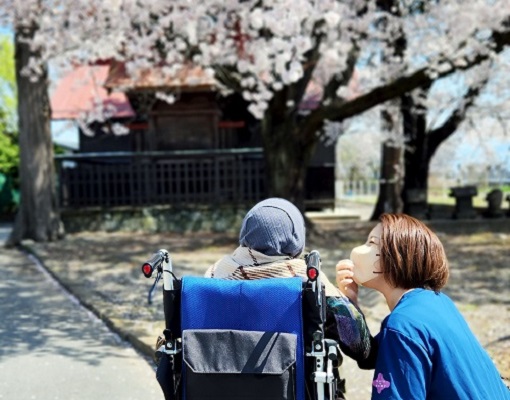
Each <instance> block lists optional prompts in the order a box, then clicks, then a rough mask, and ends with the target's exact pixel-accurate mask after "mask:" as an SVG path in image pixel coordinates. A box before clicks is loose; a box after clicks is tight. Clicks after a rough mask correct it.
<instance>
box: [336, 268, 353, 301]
mask: <svg viewBox="0 0 510 400" xmlns="http://www.w3.org/2000/svg"><path fill="white" fill-rule="evenodd" d="M353 268H354V264H353V262H352V261H351V260H340V261H338V263H337V264H336V285H337V286H338V290H340V292H342V293H343V295H344V296H347V297H348V298H349V299H350V300H351V301H352V302H353V303H354V304H358V285H357V283H356V282H354V280H353V279H352V277H353V276H354V272H353Z"/></svg>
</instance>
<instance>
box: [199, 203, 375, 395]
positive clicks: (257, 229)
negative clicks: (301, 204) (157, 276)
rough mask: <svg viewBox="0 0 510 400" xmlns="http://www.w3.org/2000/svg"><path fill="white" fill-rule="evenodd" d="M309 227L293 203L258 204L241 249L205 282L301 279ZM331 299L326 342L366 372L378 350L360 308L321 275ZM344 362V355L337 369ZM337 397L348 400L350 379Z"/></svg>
mask: <svg viewBox="0 0 510 400" xmlns="http://www.w3.org/2000/svg"><path fill="white" fill-rule="evenodd" d="M305 238H306V228H305V222H304V218H303V215H302V214H301V212H300V211H299V209H298V208H297V207H296V206H294V205H293V204H292V203H291V202H289V201H287V200H285V199H281V198H269V199H266V200H263V201H261V202H259V203H258V204H256V205H255V206H254V207H253V208H252V209H251V210H250V211H249V212H248V213H247V214H246V216H245V217H244V220H243V222H242V226H241V230H240V233H239V247H238V248H236V249H235V250H234V251H233V253H231V254H229V255H225V256H224V257H222V258H221V259H220V260H218V261H217V262H216V263H214V264H213V265H212V266H210V267H209V268H208V269H207V271H206V273H205V277H210V278H216V279H229V280H254V279H264V278H274V277H296V276H297V277H302V278H303V279H304V280H306V268H307V266H306V261H305V258H304V257H303V252H304V248H305ZM320 274H321V282H322V283H323V284H324V288H325V295H326V303H327V307H326V323H325V325H324V330H325V336H326V338H331V339H333V340H335V341H336V342H337V343H339V345H340V349H341V350H342V352H343V353H344V354H346V355H347V356H349V357H351V358H353V359H354V360H356V361H357V362H358V365H359V366H360V367H362V368H363V366H364V365H366V363H367V360H369V358H370V359H371V358H372V357H374V354H375V353H376V348H375V346H374V341H373V338H372V337H371V335H370V332H369V330H368V327H367V325H366V321H365V317H364V315H363V313H362V312H361V311H360V309H359V308H358V307H357V305H355V304H354V303H353V302H351V300H349V298H348V297H346V296H345V295H344V294H342V293H341V292H340V291H339V290H338V289H337V288H336V287H335V286H334V285H333V284H332V283H331V282H330V281H329V280H328V278H327V277H326V276H325V275H324V274H323V273H322V272H321V273H320ZM341 363H342V360H341V356H340V358H339V360H338V365H340V364H341ZM338 389H339V391H338V393H337V396H339V397H337V398H344V394H345V392H346V390H345V380H340V379H339V385H338Z"/></svg>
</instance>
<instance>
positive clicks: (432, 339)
mask: <svg viewBox="0 0 510 400" xmlns="http://www.w3.org/2000/svg"><path fill="white" fill-rule="evenodd" d="M448 275H449V271H448V261H447V258H446V255H445V251H444V248H443V245H442V244H441V242H440V240H439V238H438V237H437V236H436V235H435V234H434V233H433V232H432V231H431V230H430V229H429V228H428V227H427V226H426V225H425V224H423V223H422V222H420V221H418V220H417V219H415V218H412V217H410V216H407V215H405V214H383V215H382V216H381V218H380V223H378V224H377V225H376V226H375V227H374V229H372V231H371V232H370V234H369V235H368V239H367V242H366V243H365V244H363V245H361V246H359V247H356V248H354V249H353V250H352V252H351V257H350V260H342V261H340V262H339V263H338V264H337V284H338V287H339V289H340V290H341V291H342V292H343V293H344V294H346V295H347V296H348V297H350V298H351V300H353V301H357V288H358V285H363V286H366V287H368V288H371V289H374V290H377V291H378V292H380V293H382V294H383V296H384V297H385V299H386V302H387V304H388V307H389V309H390V314H389V315H388V316H387V317H386V318H385V319H384V320H383V322H382V324H381V331H380V332H379V334H378V335H377V336H376V343H377V344H378V351H377V354H376V352H375V351H374V350H375V349H373V354H374V355H375V354H376V356H375V357H373V360H372V365H367V364H365V366H366V367H371V368H375V373H374V381H373V383H372V385H373V387H372V399H449V400H451V399H510V391H509V390H508V388H506V387H505V385H504V384H503V381H502V379H501V377H500V375H499V373H498V371H497V369H496V367H495V366H494V363H493V362H492V360H491V359H490V357H489V355H488V354H487V353H486V352H485V350H484V349H483V347H482V346H481V345H480V343H479V342H478V340H477V339H476V337H475V336H474V335H473V333H472V332H471V330H470V328H469V326H468V325H467V323H466V321H465V320H464V318H463V317H462V315H461V314H460V312H459V311H458V310H457V308H456V307H455V305H454V303H453V302H452V300H451V299H450V298H449V297H448V296H446V295H445V294H444V293H441V292H440V290H441V288H443V287H444V285H445V284H446V282H447V280H448Z"/></svg>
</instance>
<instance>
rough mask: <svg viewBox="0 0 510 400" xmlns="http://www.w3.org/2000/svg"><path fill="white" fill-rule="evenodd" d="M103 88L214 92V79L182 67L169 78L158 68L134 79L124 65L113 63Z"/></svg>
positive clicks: (196, 67)
mask: <svg viewBox="0 0 510 400" xmlns="http://www.w3.org/2000/svg"><path fill="white" fill-rule="evenodd" d="M104 86H105V87H107V88H108V89H111V90H130V89H134V90H144V89H146V90H158V89H159V90H163V89H175V88H179V89H180V90H181V91H187V92H191V91H202V90H215V89H216V81H215V80H214V77H212V76H211V75H209V74H207V73H206V72H205V71H204V69H203V68H201V67H198V66H192V65H188V66H184V67H182V68H180V69H179V70H177V71H176V73H175V74H174V75H172V76H171V77H168V76H164V74H163V72H162V70H161V69H159V68H153V69H147V70H145V71H143V72H141V73H140V75H139V76H138V77H137V78H136V79H135V78H133V77H131V76H129V74H128V73H127V71H126V66H125V64H124V63H120V62H115V61H113V62H112V63H111V66H110V70H109V72H108V77H107V78H106V81H105V83H104Z"/></svg>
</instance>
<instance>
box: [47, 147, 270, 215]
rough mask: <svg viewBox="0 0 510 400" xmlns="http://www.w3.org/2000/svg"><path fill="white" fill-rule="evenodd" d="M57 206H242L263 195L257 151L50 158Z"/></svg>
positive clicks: (260, 155) (260, 156) (260, 158)
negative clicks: (54, 169) (55, 175)
mask: <svg viewBox="0 0 510 400" xmlns="http://www.w3.org/2000/svg"><path fill="white" fill-rule="evenodd" d="M55 161H56V164H57V171H58V183H59V185H58V190H59V196H60V204H61V207H63V208H74V207H76V208H78V207H94V206H101V207H115V206H146V205H162V204H180V205H182V204H184V205H187V204H215V203H217V204H224V203H227V204H242V203H254V202H257V201H259V200H260V199H262V198H263V197H265V194H266V183H265V172H264V158H263V151H262V149H260V148H255V149H253V148H251V149H228V150H179V151H152V152H101V153H79V154H72V155H57V156H55Z"/></svg>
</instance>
